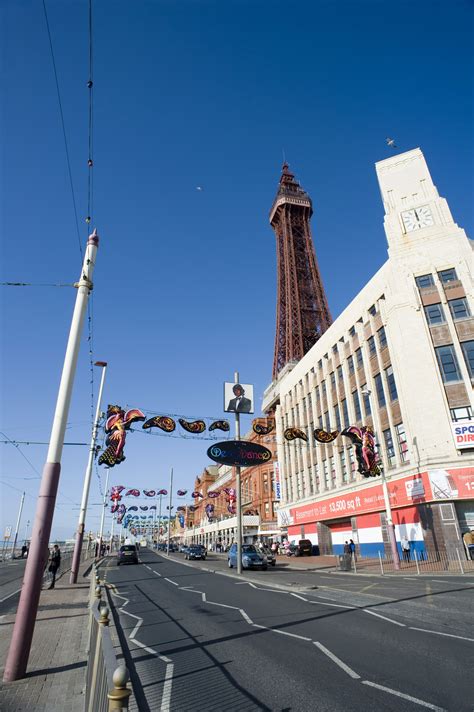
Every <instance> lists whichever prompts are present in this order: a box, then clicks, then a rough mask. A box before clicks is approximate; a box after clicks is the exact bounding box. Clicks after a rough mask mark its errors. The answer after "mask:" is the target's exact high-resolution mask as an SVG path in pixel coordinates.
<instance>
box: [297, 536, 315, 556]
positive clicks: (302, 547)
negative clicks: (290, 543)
mask: <svg viewBox="0 0 474 712" xmlns="http://www.w3.org/2000/svg"><path fill="white" fill-rule="evenodd" d="M312 553H313V542H312V541H310V540H309V539H300V540H299V542H298V544H297V546H296V552H295V555H296V556H311V554H312Z"/></svg>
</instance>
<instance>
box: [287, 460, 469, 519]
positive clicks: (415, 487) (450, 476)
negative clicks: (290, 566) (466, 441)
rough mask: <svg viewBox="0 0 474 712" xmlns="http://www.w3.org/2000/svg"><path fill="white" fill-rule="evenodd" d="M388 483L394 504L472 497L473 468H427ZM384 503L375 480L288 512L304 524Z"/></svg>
mask: <svg viewBox="0 0 474 712" xmlns="http://www.w3.org/2000/svg"><path fill="white" fill-rule="evenodd" d="M379 482H380V480H379ZM387 486H388V493H389V497H390V504H391V506H392V507H393V508H396V507H406V506H407V505H413V504H419V503H421V502H430V501H433V500H435V501H436V500H441V499H466V498H471V497H474V468H472V467H469V468H460V469H456V470H430V471H429V472H422V473H417V474H416V475H410V476H408V477H402V478H401V479H399V480H394V481H393V482H387ZM384 507H385V504H384V498H383V492H382V485H381V484H377V485H374V486H372V487H364V488H363V489H362V488H361V489H359V490H358V491H356V492H351V493H350V494H341V495H339V496H336V497H331V498H329V499H325V500H321V501H319V502H313V503H310V504H306V505H303V506H302V507H292V508H291V510H290V512H291V515H292V517H293V523H294V524H305V523H308V522H318V521H323V520H325V519H338V518H340V517H353V516H355V515H356V514H365V513H367V512H377V511H380V510H383V509H384Z"/></svg>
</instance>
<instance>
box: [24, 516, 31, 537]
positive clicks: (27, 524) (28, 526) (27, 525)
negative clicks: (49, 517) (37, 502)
mask: <svg viewBox="0 0 474 712" xmlns="http://www.w3.org/2000/svg"><path fill="white" fill-rule="evenodd" d="M29 528H30V520H29V519H28V520H27V522H26V528H25V541H28V530H29Z"/></svg>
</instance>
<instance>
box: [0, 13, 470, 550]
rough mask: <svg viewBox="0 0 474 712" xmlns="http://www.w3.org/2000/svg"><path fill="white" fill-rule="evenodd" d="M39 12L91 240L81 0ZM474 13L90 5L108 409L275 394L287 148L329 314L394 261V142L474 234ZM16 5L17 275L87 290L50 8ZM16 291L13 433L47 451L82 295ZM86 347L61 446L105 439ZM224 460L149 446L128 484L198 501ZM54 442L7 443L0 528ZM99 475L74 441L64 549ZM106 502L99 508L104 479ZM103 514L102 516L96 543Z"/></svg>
mask: <svg viewBox="0 0 474 712" xmlns="http://www.w3.org/2000/svg"><path fill="white" fill-rule="evenodd" d="M46 6H47V9H48V17H49V23H50V28H51V34H52V40H53V46H54V52H55V58H56V64H57V70H58V78H59V84H60V89H61V97H62V104H63V111H64V118H65V125H66V132H67V137H68V147H69V154H70V159H71V168H72V175H73V181H74V188H75V196H76V203H77V209H78V215H79V230H80V239H81V242H82V244H83V245H84V244H85V241H86V239H87V232H88V231H87V226H86V225H85V222H84V218H85V216H86V214H87V171H88V168H87V137H88V136H87V111H88V103H87V102H88V93H87V88H86V82H87V79H88V35H87V21H88V7H87V3H86V2H85V1H83V0H81V1H79V0H78V1H72V0H71V1H69V0H61V2H58V1H56V0H46ZM472 8H473V6H472V3H471V2H468V1H467V0H466V1H465V2H464V1H460V0H457V1H454V2H451V3H446V2H434V1H432V2H423V1H421V2H417V3H413V2H398V3H389V2H379V1H375V0H373V1H372V2H370V1H368V0H366V1H362V2H358V3H355V2H348V1H347V0H346V2H338V3H336V2H305V1H302V2H299V3H294V4H292V3H288V2H286V3H283V2H278V1H274V2H270V1H259V0H253V1H252V2H233V1H231V0H228V1H227V2H224V3H223V2H217V1H215V2H208V1H205V0H203V1H195V2H191V1H186V0H175V2H165V1H163V2H160V1H158V0H157V1H155V2H142V1H139V2H135V3H130V2H120V1H118V2H110V1H109V2H95V3H94V210H93V225H94V226H96V227H97V229H98V232H99V234H100V237H101V243H100V248H99V254H98V259H97V267H96V272H95V279H94V282H95V287H94V296H93V355H94V358H95V359H101V360H107V361H108V362H109V370H108V374H107V382H106V388H105V394H104V401H105V403H108V402H114V403H120V404H123V405H125V404H128V405H129V406H134V407H139V408H142V409H146V410H148V411H150V412H153V413H156V414H158V413H178V414H185V415H188V416H190V417H199V416H211V417H222V416H223V413H222V383H223V381H225V380H232V378H233V373H234V371H235V370H239V371H240V375H241V380H242V381H244V382H247V383H254V384H255V393H256V397H257V401H258V400H259V399H261V396H262V394H263V391H264V389H265V388H266V386H267V385H268V383H269V382H270V379H271V369H272V358H273V339H274V330H275V295H276V273H275V267H276V257H275V241H274V236H273V233H272V231H271V228H270V226H269V224H268V211H269V209H270V206H271V203H272V200H273V197H274V194H275V191H276V188H277V184H278V179H279V175H280V169H281V163H282V155H283V153H282V152H283V151H284V153H285V156H286V159H287V160H288V162H289V163H290V167H291V168H292V170H293V171H294V172H295V173H296V175H297V177H298V179H299V180H300V181H301V183H302V185H303V187H304V188H305V189H306V190H307V191H308V192H309V193H310V195H311V196H312V198H313V203H314V216H313V220H312V229H313V237H314V242H315V246H316V253H317V257H318V260H319V265H320V269H321V272H322V275H323V281H324V285H325V288H326V291H327V295H328V299H329V305H330V308H331V311H332V314H333V316H334V317H335V316H337V315H338V314H339V313H340V312H341V311H342V310H343V309H344V307H345V306H346V305H347V304H348V302H349V301H350V300H351V299H352V297H353V296H354V295H355V294H356V293H357V292H358V291H359V290H360V288H361V287H362V286H363V285H364V284H365V283H366V282H367V280H368V279H370V277H371V276H372V275H373V274H374V272H375V271H376V270H377V269H378V268H379V267H380V265H381V264H382V263H383V262H384V261H385V259H386V241H385V236H384V232H383V227H382V220H383V211H382V205H381V201H380V197H379V191H378V185H377V182H376V177H375V170H374V163H375V162H376V161H378V160H381V159H383V158H385V157H387V156H389V155H390V151H389V149H387V147H386V146H385V137H386V136H393V137H395V139H396V141H397V145H398V146H399V150H400V151H404V150H409V149H411V148H415V147H417V146H420V147H421V148H422V150H423V152H424V154H425V156H426V159H427V161H428V165H429V168H430V170H431V173H432V175H433V179H434V182H435V184H436V185H437V187H438V190H439V192H440V194H441V195H442V196H444V197H446V198H447V200H448V202H449V204H450V207H451V210H452V212H453V215H454V218H455V220H456V221H457V222H458V224H459V225H461V226H462V227H464V228H465V229H466V231H467V233H468V235H470V236H472V234H473V229H472V227H473V214H472V188H473V185H472V167H473V165H472V164H473V153H472V145H473V142H472V126H473V122H472V119H473V101H472V96H473V93H472V56H473V41H472V31H471V27H472ZM1 13H2V23H1V24H2V28H3V29H2V37H1V42H2V59H3V62H2V81H1V90H2V96H1V101H2V106H3V115H2V137H3V141H2V144H3V151H2V158H1V168H2V171H1V178H2V180H1V194H2V203H1V205H2V209H1V232H2V238H1V249H2V260H1V265H2V267H1V275H2V281H21V282H31V283H34V284H35V285H38V284H51V283H52V284H57V283H71V282H74V281H76V280H77V278H78V276H79V272H80V266H81V260H80V255H79V247H78V236H77V231H76V226H75V220H74V211H73V205H72V199H71V191H70V187H69V179H68V172H67V163H66V158H65V150H64V143H63V138H62V129H61V123H60V115H59V110H58V102H57V97H56V88H55V83H54V74H53V69H52V63H51V56H50V50H49V43H48V35H47V30H46V25H45V19H44V14H43V8H42V3H41V2H40V0H35V1H34V2H33V1H31V0H21V1H18V0H6V1H5V2H4V3H3V4H2V9H1ZM196 186H202V188H203V190H202V191H197V190H196ZM0 290H1V291H0V295H1V317H2V318H1V322H2V332H1V336H2V361H1V380H2V384H1V385H2V391H1V402H2V410H1V416H0V430H1V432H2V433H4V434H5V437H7V438H11V439H14V440H35V441H47V440H48V439H49V435H50V429H51V423H52V416H53V412H54V407H55V403H56V397H57V388H58V384H59V378H60V373H61V368H62V362H63V358H64V351H65V345H66V340H67V335H68V331H69V325H70V320H71V315H72V310H73V306H74V299H75V292H74V290H73V289H71V288H59V287H56V288H55V287H39V286H34V287H24V288H13V287H1V288H0ZM86 337H87V331H85V332H84V337H83V343H82V349H81V354H80V358H79V365H78V370H77V376H76V381H75V387H74V395H73V401H72V405H71V410H70V414H69V424H68V429H67V431H66V441H68V442H88V441H89V439H90V416H91V386H90V383H89V380H90V375H89V355H88V344H87V341H86ZM97 390H98V374H97V378H96V382H95V385H94V392H95V394H97ZM250 422H251V419H250V417H247V418H246V419H244V420H243V423H242V427H243V430H244V431H245V428H246V427H248V426H250ZM5 437H2V439H5ZM207 446H208V443H207V442H205V441H203V442H199V441H197V440H184V439H178V438H165V437H160V438H158V437H156V438H151V437H149V438H147V437H146V436H144V435H143V436H142V435H141V434H139V433H135V434H132V436H129V438H128V443H127V447H126V455H127V459H126V461H125V462H124V463H123V464H122V465H120V466H119V467H116V468H115V470H112V471H111V474H112V475H113V478H112V482H113V483H115V484H125V485H128V486H130V487H131V486H136V487H143V488H153V489H156V488H158V487H164V486H166V485H167V480H168V476H169V469H170V467H171V466H174V471H175V483H176V488H178V487H184V488H186V487H187V488H188V489H190V488H191V487H192V484H193V481H194V477H195V475H197V474H198V473H199V472H200V471H202V469H203V467H204V466H205V465H206V464H207V463H208V460H207V458H206V449H207ZM46 451H47V447H46V446H41V445H29V446H27V445H25V446H21V449H20V450H19V449H17V448H15V447H13V446H12V445H2V449H1V450H0V452H1V456H2V460H1V475H0V488H1V489H0V491H1V500H2V508H1V514H0V528H1V531H0V534H3V528H4V526H5V525H8V524H13V525H14V523H15V518H16V510H17V507H18V503H19V497H20V492H21V491H22V490H23V489H25V490H26V491H27V493H28V496H27V498H26V501H25V510H24V515H23V527H22V530H23V529H24V525H25V524H26V520H27V519H30V520H31V519H32V517H33V514H34V505H35V496H36V494H37V492H38V487H39V479H38V476H39V474H40V473H41V470H42V466H43V463H44V461H45V458H46ZM25 458H27V459H25ZM86 460H87V448H84V447H72V446H67V447H65V448H64V454H63V459H62V476H61V482H60V491H61V494H60V496H59V497H58V507H57V509H56V513H55V519H54V524H53V535H54V536H57V537H59V538H63V537H67V536H71V535H72V533H73V531H74V529H75V519H76V517H77V511H76V510H74V509H73V507H74V506H77V503H78V502H79V501H80V496H81V492H82V481H83V475H84V470H85V466H86ZM100 474H101V476H102V478H104V473H103V472H101V473H100ZM32 478H33V479H32ZM5 483H8V484H5ZM14 488H16V489H14ZM90 502H91V503H96V502H99V483H98V478H97V476H96V474H95V473H94V479H93V486H92V490H91V496H90ZM73 503H76V505H74V504H73ZM98 513H99V507H92V508H91V516H90V517H89V518H88V520H87V524H88V525H89V526H90V527H92V528H94V527H96V526H97V524H98ZM0 538H1V536H0Z"/></svg>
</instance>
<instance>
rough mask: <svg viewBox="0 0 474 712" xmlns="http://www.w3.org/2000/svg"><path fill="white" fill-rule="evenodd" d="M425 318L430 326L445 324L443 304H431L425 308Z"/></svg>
mask: <svg viewBox="0 0 474 712" xmlns="http://www.w3.org/2000/svg"><path fill="white" fill-rule="evenodd" d="M424 309H425V316H426V321H427V322H428V324H430V325H432V324H445V323H446V319H445V318H444V311H443V307H442V306H441V304H430V305H429V306H427V307H425V308H424Z"/></svg>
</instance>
